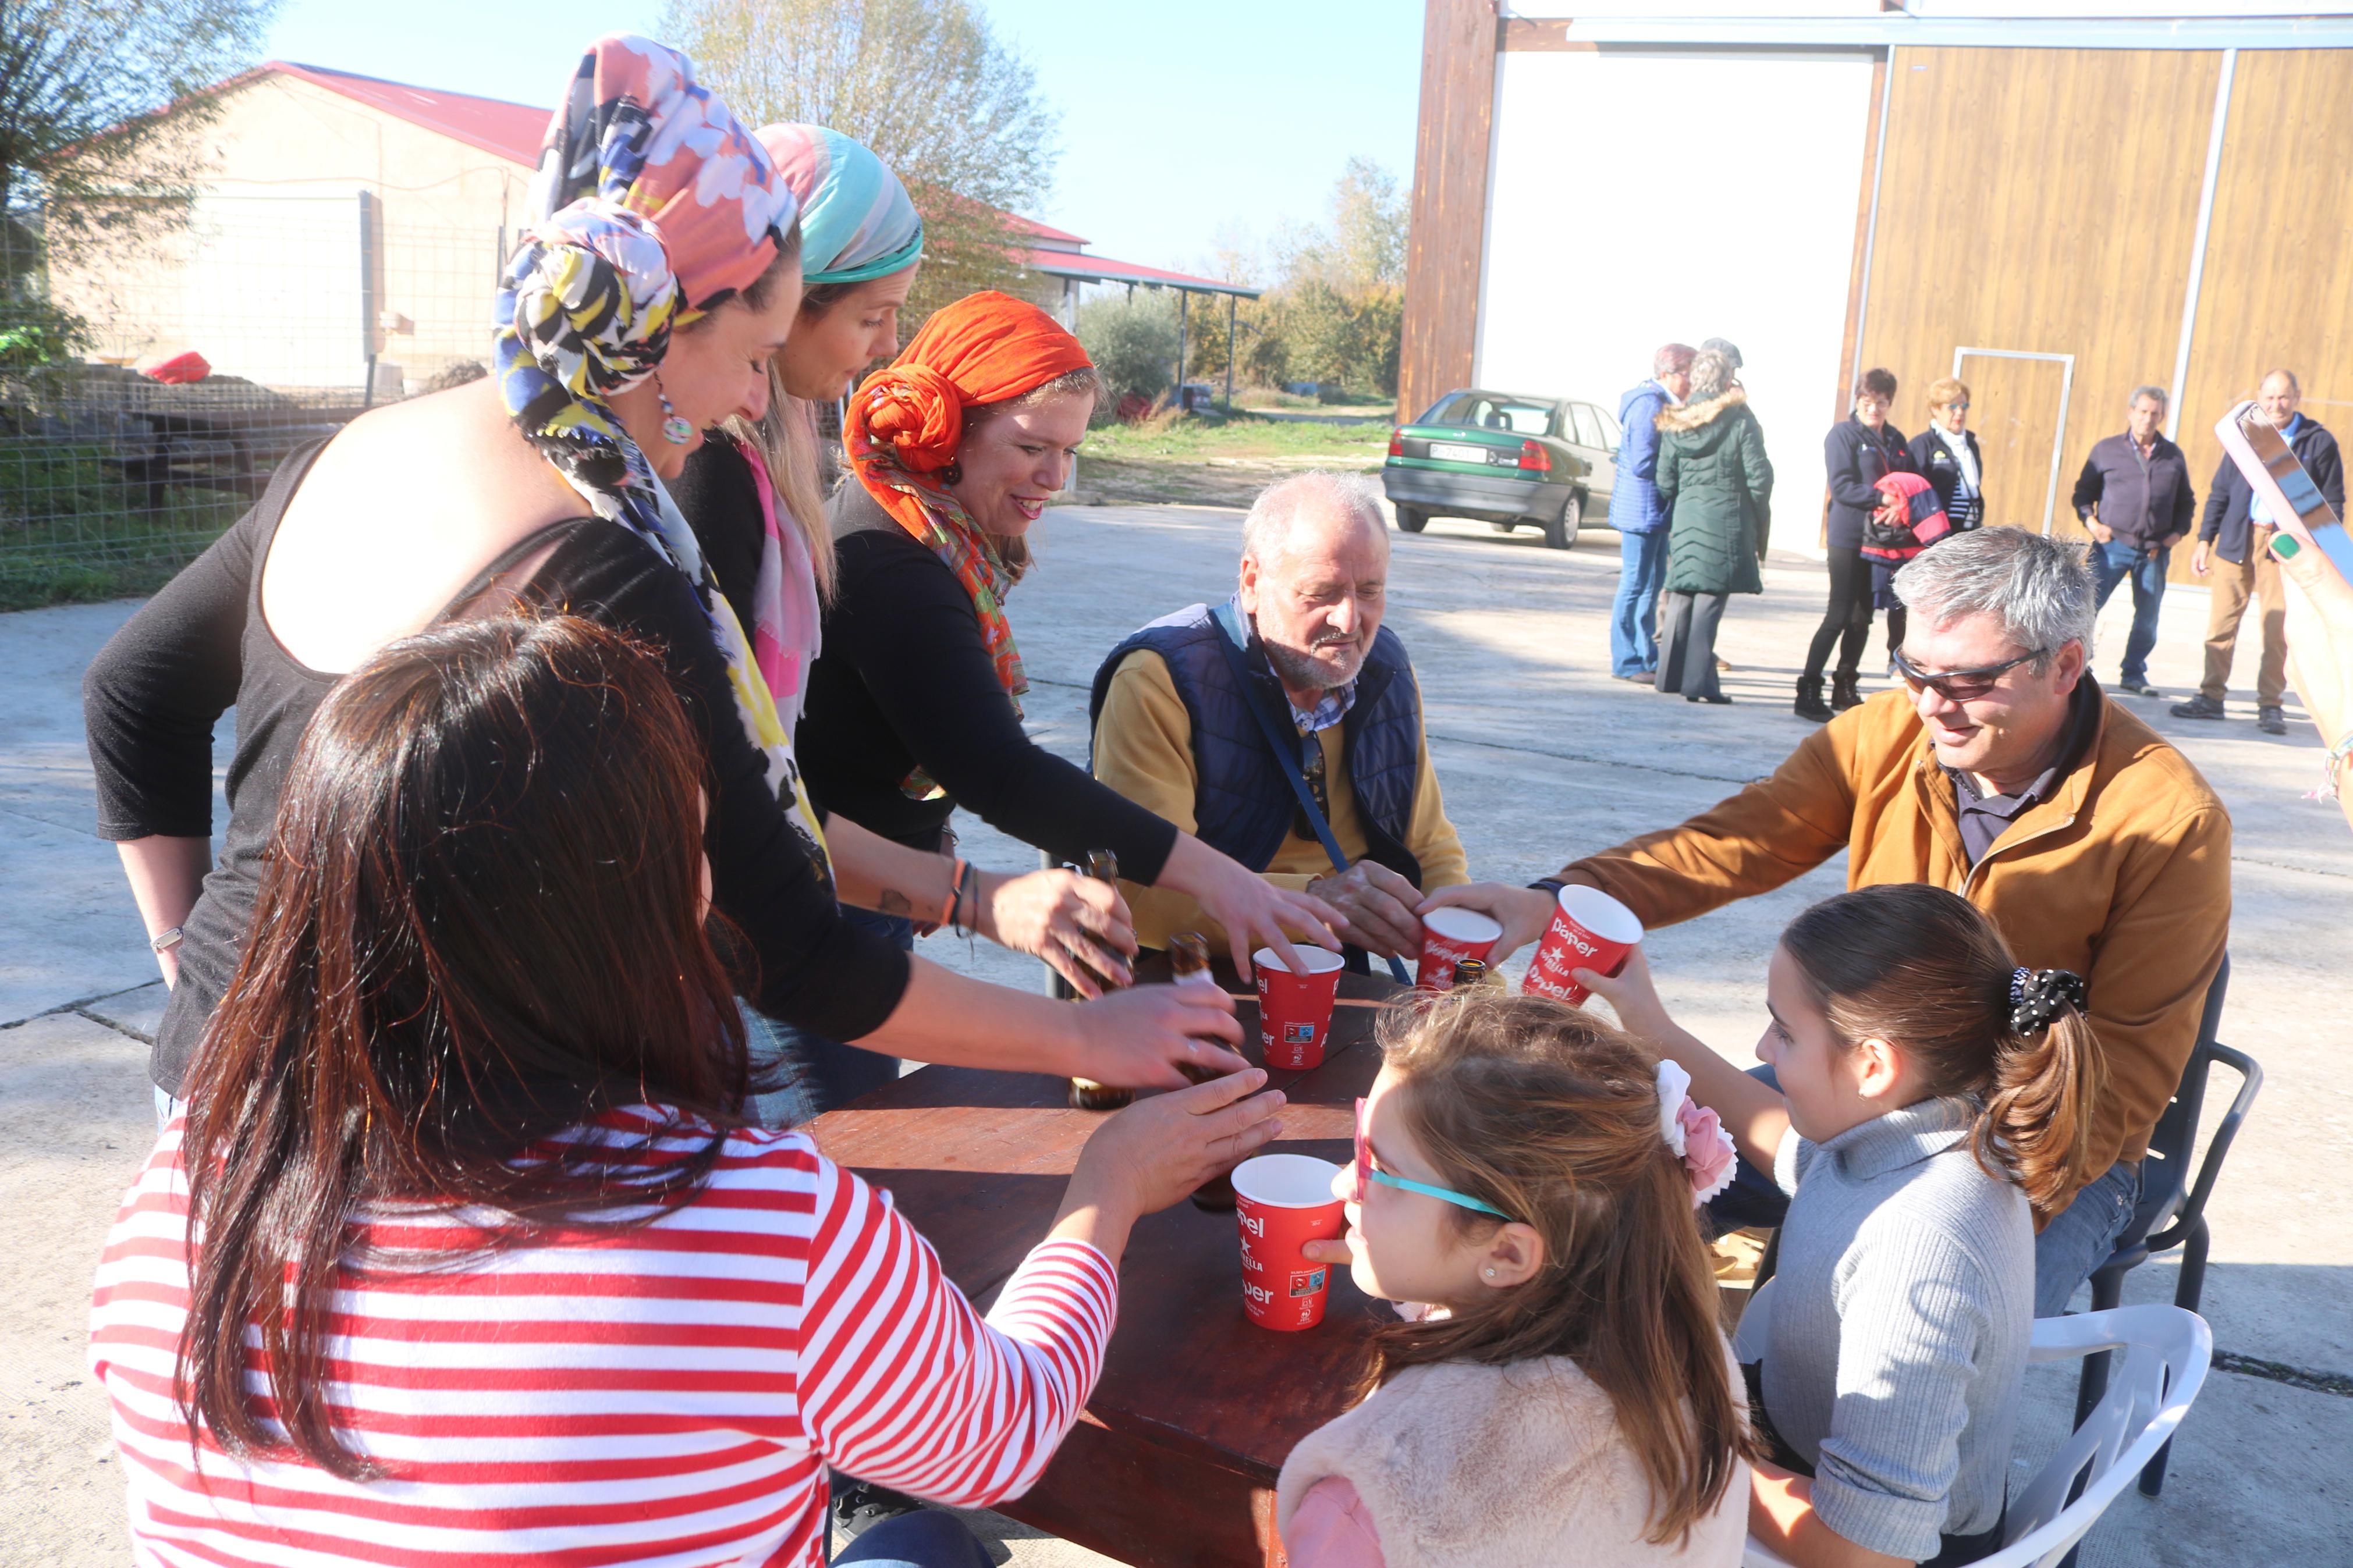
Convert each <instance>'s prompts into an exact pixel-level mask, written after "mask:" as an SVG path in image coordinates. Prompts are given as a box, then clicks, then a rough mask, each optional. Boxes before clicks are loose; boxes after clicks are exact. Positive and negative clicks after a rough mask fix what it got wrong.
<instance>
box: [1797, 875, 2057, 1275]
mask: <svg viewBox="0 0 2353 1568" xmlns="http://www.w3.org/2000/svg"><path fill="white" fill-rule="evenodd" d="M1781 945H1782V946H1783V947H1785V948H1787V949H1788V952H1789V957H1790V958H1791V959H1792V960H1794V961H1795V962H1796V963H1797V966H1798V973H1799V974H1800V975H1802V976H1803V977H1804V979H1805V982H1806V987H1807V989H1808V991H1809V992H1810V993H1811V994H1812V997H1813V1001H1814V1004H1815V1005H1816V1006H1818V1007H1820V1009H1821V1010H1822V1016H1823V1017H1824V1018H1826V1019H1827V1020H1828V1021H1829V1023H1830V1026H1831V1033H1832V1034H1833V1035H1835V1036H1836V1037H1838V1039H1839V1040H1840V1042H1841V1044H1843V1045H1845V1046H1848V1047H1852V1045H1854V1044H1855V1043H1856V1042H1857V1041H1861V1040H1868V1039H1880V1040H1885V1041H1887V1042H1889V1043H1890V1044H1892V1045H1894V1047H1896V1048H1897V1049H1898V1050H1900V1051H1902V1052H1903V1053H1904V1054H1905V1056H1906V1057H1907V1058H1909V1059H1910V1060H1911V1061H1912V1062H1913V1063H1914V1064H1915V1067H1916V1068H1917V1070H1918V1071H1919V1072H1920V1073H1921V1074H1922V1082H1921V1088H1922V1089H1924V1090H1925V1091H1926V1093H1928V1094H1930V1095H1934V1096H1937V1097H1939V1098H1942V1097H1946V1096H1962V1097H1966V1098H1968V1099H1972V1100H1977V1101H1978V1104H1979V1106H1980V1107H1981V1108H1982V1109H1981V1110H1980V1111H1979V1113H1978V1120H1977V1126H1976V1131H1975V1133H1974V1136H1973V1138H1972V1143H1973V1146H1974V1147H1975V1149H1976V1151H1977V1157H1978V1163H1979V1164H1981V1165H1983V1166H1985V1168H1986V1169H1987V1170H1988V1171H1990V1172H1995V1173H2001V1174H2007V1175H2009V1176H2010V1177H2012V1178H2014V1179H2015V1180H2016V1181H2017V1183H2018V1184H2019V1185H2020V1186H2021V1188H2023V1189H2024V1190H2025V1193H2026V1196H2027V1201H2028V1202H2030V1203H2031V1204H2032V1205H2034V1223H2035V1227H2036V1228H2037V1229H2040V1228H2042V1226H2043V1225H2044V1224H2046V1223H2047V1222H2048V1221H2049V1220H2050V1217H2051V1216H2052V1215H2053V1214H2055V1213H2057V1212H2058V1211H2059V1210H2060V1209H2062V1208H2064V1207H2065V1206H2066V1205H2067V1203H2068V1201H2069V1200H2070V1199H2071V1198H2072V1197H2073V1195H2074V1193H2075V1190H2076V1189H2077V1188H2078V1187H2080V1186H2082V1185H2083V1184H2084V1182H2086V1181H2088V1180H2090V1179H2091V1177H2092V1176H2093V1175H2094V1174H2096V1173H2095V1172H2094V1171H2093V1170H2092V1169H2091V1168H2090V1167H2091V1142H2092V1106H2093V1103H2094V1100H2096V1099H2097V1098H2098V1096H2099V1092H2100V1084H2101V1069H2100V1055H2099V1051H2098V1049H2097V1048H2096V1046H2095V1044H2094V1040H2093V1037H2092V1026H2091V1024H2090V1022H2089V1021H2088V1020H2086V1019H2085V1018H2084V1015H2083V1014H2082V1013H2081V1012H2080V1011H2078V1010H2077V1009H2076V1008H2075V1007H2074V1006H2073V1005H2071V1004H2069V1003H2067V1002H2064V1001H2059V1002H2057V1003H2056V1004H2055V1014H2054V1016H2052V1018H2051V1019H2050V1021H2049V1022H2048V1023H2047V1024H2045V1025H2042V1026H2037V1027H2031V1028H2024V1029H2021V1028H2019V1027H2017V1026H2015V1022H2014V1020H2013V1017H2012V1014H2013V1006H2012V1002H2011V996H2010V983H2011V981H2012V979H2013V977H2015V976H2016V975H2017V973H2018V961H2017V960H2016V959H2015V958H2013V957H2011V956H2010V944H2009V943H2008V942H2004V941H2002V939H2001V932H2000V931H1997V930H1995V929H1994V923H1993V921H1989V920H1988V919H1987V918H1986V917H1985V914H1984V913H1983V911H1981V910H1978V907H1977V906H1976V905H1974V904H1972V903H1970V902H1969V901H1968V900H1967V899H1964V898H1962V897H1961V896H1960V895H1959V894H1957V893H1949V892H1947V891H1946V890H1945V889H1942V888H1933V887H1930V886H1928V885H1926V883H1920V882H1891V883H1887V884H1884V885H1883V886H1879V887H1873V888H1858V889H1855V890H1854V891H1853V892H1851V893H1841V894H1840V895H1839V896H1838V897H1837V898H1834V899H1825V900H1822V901H1821V902H1820V903H1819V904H1816V905H1815V906H1814V907H1813V908H1811V909H1810V910H1807V911H1806V912H1805V913H1803V914H1801V915H1799V917H1798V918H1797V919H1796V920H1795V921H1791V922H1790V923H1789V929H1788V930H1787V931H1783V932H1782V933H1781Z"/></svg>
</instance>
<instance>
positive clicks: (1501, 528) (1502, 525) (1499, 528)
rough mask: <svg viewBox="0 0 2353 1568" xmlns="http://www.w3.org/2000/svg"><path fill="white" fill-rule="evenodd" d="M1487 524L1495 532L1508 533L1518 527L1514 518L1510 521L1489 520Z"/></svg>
mask: <svg viewBox="0 0 2353 1568" xmlns="http://www.w3.org/2000/svg"><path fill="white" fill-rule="evenodd" d="M1487 526H1488V527H1489V528H1492V529H1493V530H1494V531H1496V532H1497V533H1509V532H1511V531H1512V530H1514V529H1515V528H1517V527H1519V526H1520V525H1519V522H1518V521H1517V520H1516V519H1514V521H1510V522H1491V523H1489V524H1488V525H1487Z"/></svg>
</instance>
